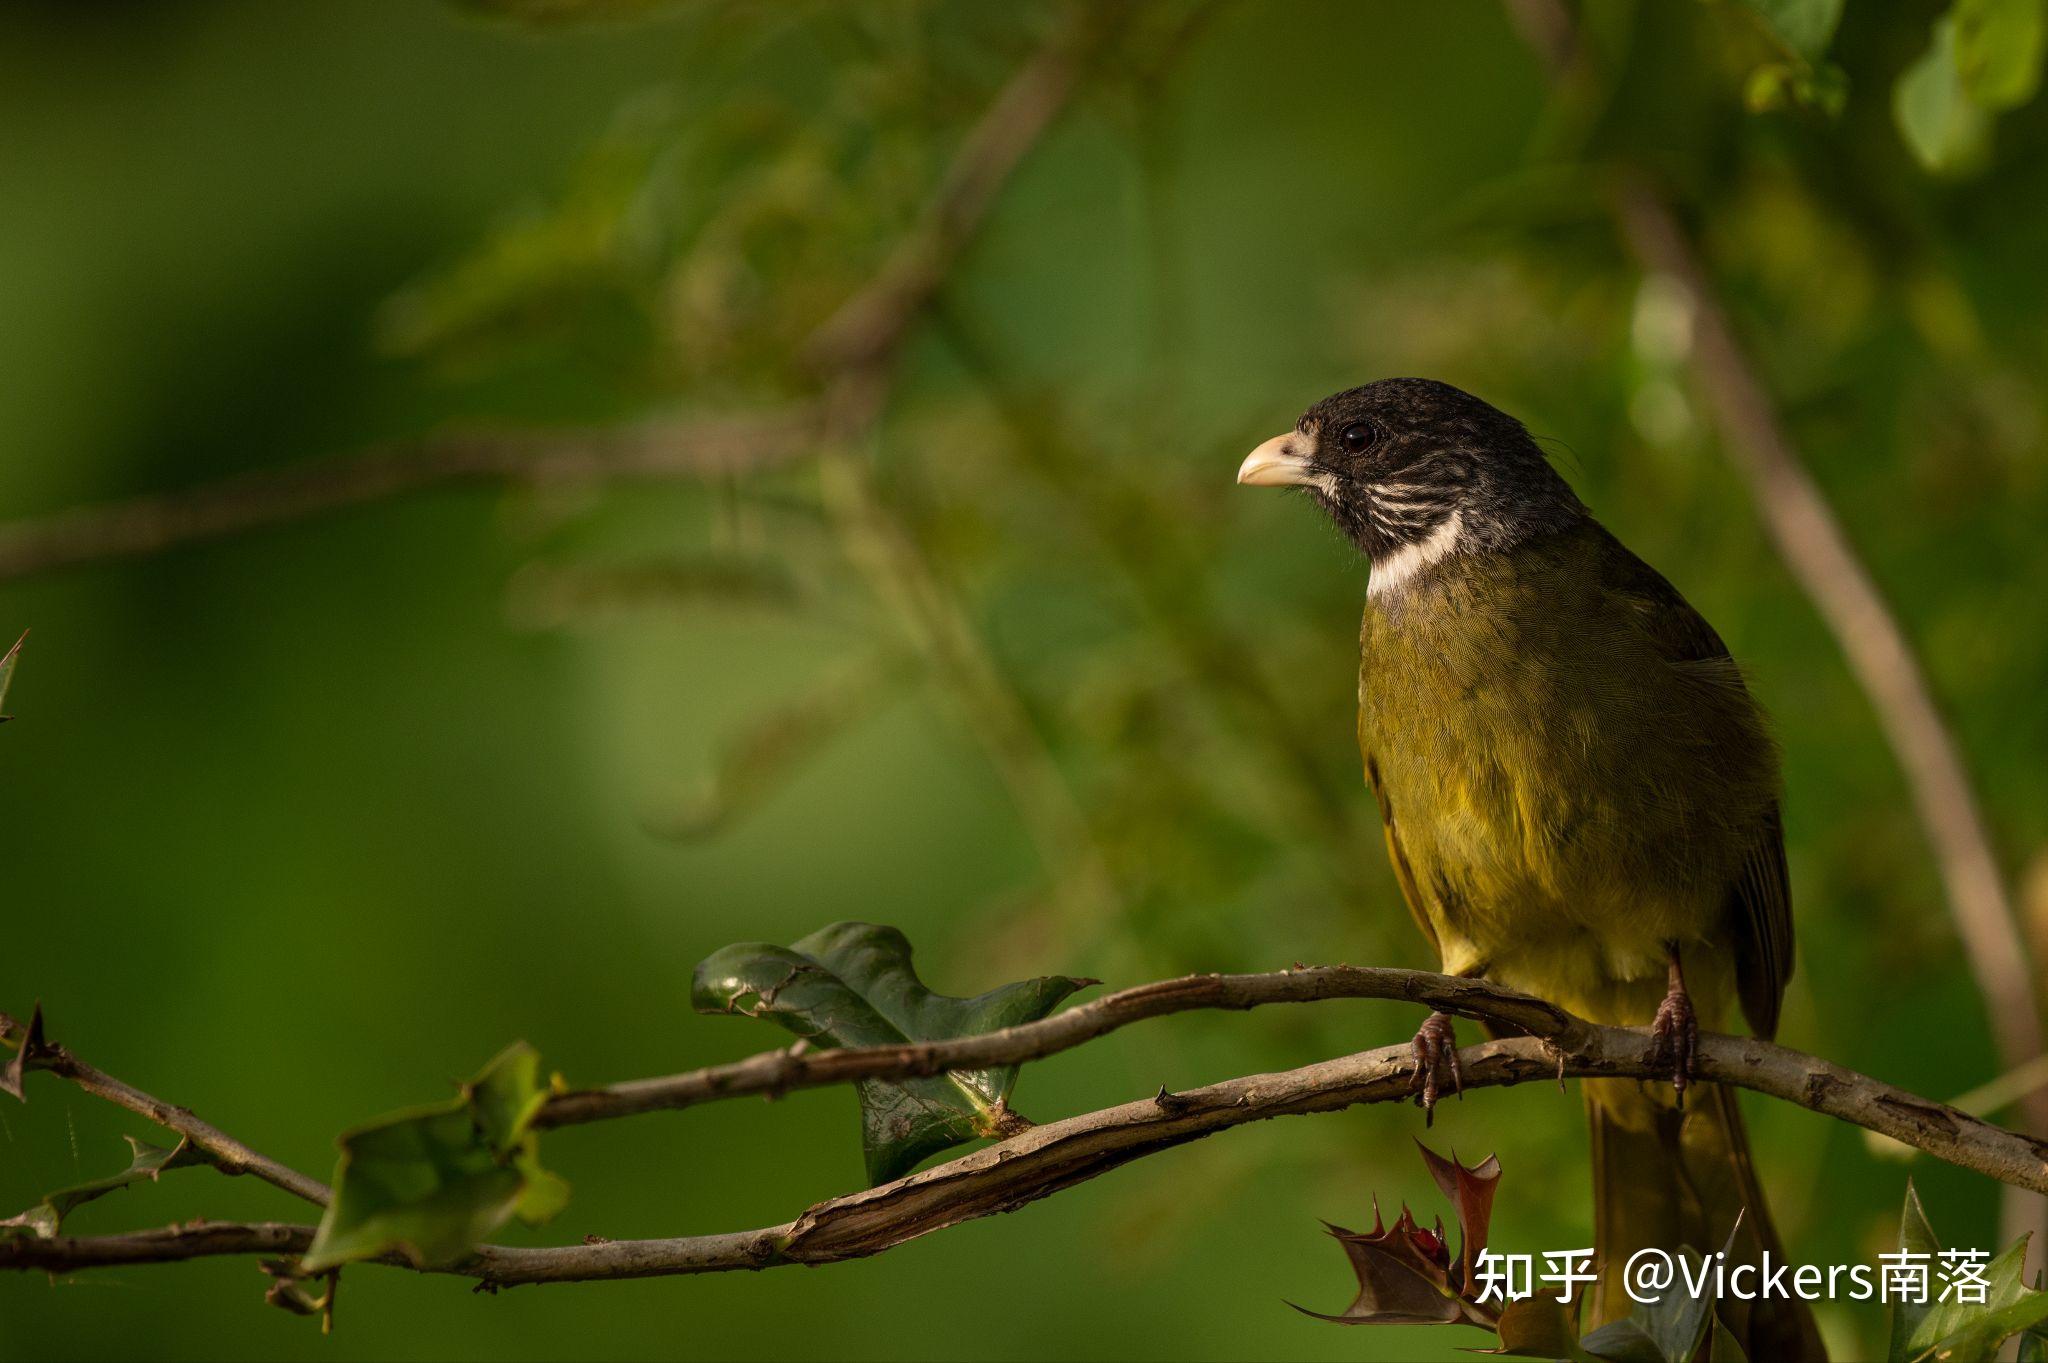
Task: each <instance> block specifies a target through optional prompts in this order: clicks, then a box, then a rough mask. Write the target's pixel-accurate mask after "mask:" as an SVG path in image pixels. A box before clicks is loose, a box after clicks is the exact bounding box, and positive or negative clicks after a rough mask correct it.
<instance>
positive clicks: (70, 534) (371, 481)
mask: <svg viewBox="0 0 2048 1363" xmlns="http://www.w3.org/2000/svg"><path fill="white" fill-rule="evenodd" d="M820 421H821V414H820V411H819V410H818V409H817V408H813V407H798V408H793V409H790V410H787V411H780V412H768V413H763V414H758V415H743V416H727V417H699V418H693V419H690V420H683V421H675V422H663V423H655V424H650V425H644V426H639V427H632V428H627V429H624V430H618V431H573V432H535V431H523V432H505V433H497V434H492V433H487V432H472V433H466V434H451V435H447V436H443V437H440V438H437V439H431V440H428V441H427V442H425V443H424V444H407V445H395V446H387V447H380V448H377V449H372V450H368V451H365V452H364V453H361V454H356V455H352V456H349V457H347V458H342V459H323V460H317V461H314V462H310V463H304V464H290V465H286V466H284V467H282V468H266V469H257V470H254V471H252V472H249V473H245V474H242V475H240V476H238V477H234V478H229V479H226V480H224V481H222V482H218V483H213V484H209V485H207V486H205V487H198V488H190V489H186V490H184V491H179V492H166V493H159V494H156V495H152V496H145V497H134V498H130V499H128V500H126V501H117V502H106V503H102V504H99V505H96V506H82V507H74V508H72V509H71V510H68V511H60V512H56V513H55V514H53V515H49V516H42V517H36V518H31V519H28V520H22V521H15V522H13V523H12V524H8V525H0V582H5V581H8V580H11V579H14V578H21V577H28V576H30V575H32V574H35V573H42V572H49V571H51V570H53V569H57V568H67V567H71V566H74V565H76V564H81V563H90V562H94V561H97V560H100V559H108V558H128V557H133V556H135V555H139V554H153V553H158V552H161V551H163V550H166V549H173V548H176V547H177V546H179V545H181V544H190V543H193V542H195V541H199V540H209V539H219V538H221V537H223V536H227V535H235V534H241V533H243V532H245V531H249V530H260V529H264V528H267V527H269V526H274V525H283V524H286V523H288V522H292V521H301V520H308V519H311V518H313V517H316V516H323V515H329V514H332V513H334V512H337V511H346V510H348V509H350V508H352V507H358V506H363V505H366V504H368V503H371V502H378V501H383V500H386V499H387V498H391V497H397V496H402V495H405V494H407V493H413V492H423V491H427V490H429V489H433V488H440V487H452V486H462V485H466V484H475V483H495V482H520V483H575V482H592V483H595V482H635V481H651V480H666V479H676V478H706V477H711V476H714V475H717V474H723V473H733V472H739V471H760V470H763V469H768V468H775V467H780V466H782V465H784V464H787V463H790V462H792V461H793V460H795V459H797V458H799V457H801V456H802V455H804V454H806V453H808V452H809V450H810V449H811V447H812V446H813V445H814V444H815V443H816V441H817V439H818V432H819V427H820Z"/></svg>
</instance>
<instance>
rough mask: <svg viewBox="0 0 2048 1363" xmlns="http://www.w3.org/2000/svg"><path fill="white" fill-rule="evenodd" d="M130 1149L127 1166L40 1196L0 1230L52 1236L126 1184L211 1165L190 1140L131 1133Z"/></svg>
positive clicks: (38, 1236) (0, 1223) (0, 1226)
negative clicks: (167, 1141)
mask: <svg viewBox="0 0 2048 1363" xmlns="http://www.w3.org/2000/svg"><path fill="white" fill-rule="evenodd" d="M122 1139H123V1140H125V1141H127V1142H128V1148H129V1150H130V1151H131V1152H132V1153H131V1157H130V1159H129V1162H128V1167H127V1168H126V1169H123V1170H122V1171H121V1172H120V1173H118V1174H114V1175H111V1176H110V1177H107V1178H99V1179H94V1180H93V1181H92V1182H90V1183H81V1184H78V1185H77V1186H75V1187H71V1188H59V1189H58V1190H57V1191H56V1192H54V1193H49V1194H47V1195H45V1196H44V1198H43V1200H42V1201H41V1202H38V1203H37V1204H36V1205H35V1206H33V1207H30V1208H29V1209H28V1210H27V1211H25V1212H22V1213H21V1214H20V1215H18V1216H10V1217H8V1218H7V1219H6V1220H5V1221H0V1231H8V1230H13V1231H26V1232H28V1234H30V1235H32V1236H34V1237H36V1238H37V1239H41V1240H49V1239H53V1238H54V1237H55V1236H56V1234H57V1232H58V1230H59V1229H61V1228H62V1227H63V1224H64V1218H65V1217H66V1216H68V1215H70V1214H71V1213H72V1212H73V1211H74V1210H76V1209H77V1208H79V1207H81V1206H83V1205H84V1204H86V1203H88V1202H91V1201H93V1200H94V1199H95V1198H101V1197H105V1196H106V1195H107V1194H108V1193H111V1192H115V1191H117V1190H119V1189H122V1188H126V1187H128V1186H129V1185H130V1184H135V1183H143V1182H149V1183H154V1182H156V1180H157V1179H158V1177H160V1176H161V1175H162V1174H164V1173H165V1172H166V1171H167V1170H171V1169H184V1168H188V1167H190V1166H192V1165H195V1164H211V1163H212V1162H213V1161H212V1160H210V1159H209V1158H208V1157H207V1155H206V1152H205V1151H203V1150H200V1149H199V1148H198V1147H197V1146H195V1145H193V1144H192V1143H191V1142H190V1141H185V1140H181V1141H179V1142H178V1144H177V1145H176V1146H175V1147H173V1148H171V1149H165V1148H164V1147H162V1146H157V1145H151V1144H150V1143H149V1142H147V1141H139V1140H137V1139H135V1137H133V1136H124V1137H122Z"/></svg>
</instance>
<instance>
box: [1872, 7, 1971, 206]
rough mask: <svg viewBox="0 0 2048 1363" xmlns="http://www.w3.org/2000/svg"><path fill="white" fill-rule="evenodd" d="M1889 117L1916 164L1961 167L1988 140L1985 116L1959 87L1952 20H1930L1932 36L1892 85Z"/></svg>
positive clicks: (1948, 168) (1940, 168) (1942, 168)
mask: <svg viewBox="0 0 2048 1363" xmlns="http://www.w3.org/2000/svg"><path fill="white" fill-rule="evenodd" d="M1892 117H1893V118H1894V120H1895V121H1896V122H1897V123H1898V125H1899V132H1900V133H1901V134H1902V135H1904V137H1905V139H1906V145H1907V147H1909V148H1910V149H1911V150H1912V152H1913V155H1914V156H1915V157H1916V158H1917V159H1918V160H1919V162H1920V164H1921V165H1923V166H1925V167H1926V168H1927V169H1929V170H1933V171H1949V172H1952V171H1961V170H1964V169H1967V168H1969V167H1971V166H1973V165H1974V164H1976V163H1977V162H1978V161H1979V160H1981V159H1982V158H1983V156H1984V153H1985V151H1986V150H1987V149H1988V148H1989V146H1990V139H1991V119H1990V116H1989V115H1988V114H1986V113H1985V112H1984V110H1983V109H1982V108H1981V107H1979V106H1978V105H1977V104H1976V102H1975V101H1973V100H1972V99H1971V98H1970V96H1969V93H1968V92H1967V91H1966V90H1965V89H1964V88H1963V76H1962V71H1961V69H1960V67H1959V66H1958V64H1957V53H1956V21H1955V19H1954V18H1953V17H1944V18H1942V19H1941V20H1940V21H1938V22H1937V23H1936V24H1935V25H1934V40H1933V42H1932V43H1931V44H1930V45H1929V46H1928V49H1927V51H1926V52H1924V53H1922V54H1921V55H1920V59H1919V60H1918V61H1916V62H1914V63H1913V64H1912V65H1911V66H1909V67H1907V68H1906V71H1905V73H1904V74H1903V75H1901V76H1900V77H1899V82H1898V84H1897V85H1895V86H1894V87H1892Z"/></svg>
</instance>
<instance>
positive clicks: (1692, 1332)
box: [1581, 1239, 1733, 1363]
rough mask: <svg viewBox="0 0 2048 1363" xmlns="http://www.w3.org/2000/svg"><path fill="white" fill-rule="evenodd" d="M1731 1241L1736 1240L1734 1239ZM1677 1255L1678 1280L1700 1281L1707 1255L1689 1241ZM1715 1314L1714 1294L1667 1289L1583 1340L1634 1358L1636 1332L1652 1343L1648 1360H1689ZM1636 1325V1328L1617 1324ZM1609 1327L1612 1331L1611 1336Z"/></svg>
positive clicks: (1593, 1348) (1612, 1354)
mask: <svg viewBox="0 0 2048 1363" xmlns="http://www.w3.org/2000/svg"><path fill="white" fill-rule="evenodd" d="M1730 1243H1731V1244H1732V1243H1733V1241H1732V1239H1731V1241H1730ZM1677 1257H1678V1258H1679V1260H1680V1261H1681V1264H1680V1269H1679V1274H1680V1276H1679V1277H1678V1279H1677V1281H1678V1282H1679V1283H1681V1284H1682V1283H1684V1282H1686V1281H1688V1280H1690V1281H1694V1282H1697V1281H1700V1279H1701V1278H1702V1277H1703V1276H1704V1273H1705V1269H1706V1261H1707V1256H1706V1255H1704V1254H1701V1253H1700V1252H1699V1251H1698V1250H1696V1249H1693V1248H1692V1247H1691V1246H1689V1245H1683V1246H1680V1247H1679V1249H1678V1252H1677ZM1712 1316H1713V1298H1712V1297H1711V1296H1706V1295H1701V1296H1694V1295H1693V1294H1692V1293H1690V1292H1683V1291H1677V1290H1673V1291H1668V1292H1665V1293H1664V1294H1663V1295H1662V1296H1660V1297H1658V1298H1657V1300H1656V1301H1654V1302H1641V1303H1638V1304H1637V1305H1636V1307H1635V1309H1634V1310H1632V1311H1630V1312H1629V1314H1628V1316H1627V1317H1626V1318H1625V1319H1622V1320H1618V1321H1615V1322H1614V1324H1613V1325H1609V1326H1603V1327H1602V1328H1601V1329H1599V1330H1595V1331H1594V1332H1593V1333H1592V1334H1590V1335H1587V1336H1586V1337H1585V1339H1584V1340H1582V1341H1581V1342H1582V1343H1583V1344H1584V1345H1585V1347H1586V1351H1587V1352H1588V1353H1591V1354H1597V1355H1598V1356H1600V1357H1602V1358H1613V1359H1616V1360H1629V1363H1633V1360H1634V1359H1635V1358H1636V1357H1637V1356H1638V1346H1637V1342H1636V1338H1635V1337H1636V1335H1640V1336H1641V1338H1642V1340H1643V1341H1646V1342H1647V1343H1648V1345H1649V1348H1650V1350H1651V1352H1650V1353H1649V1354H1648V1355H1647V1358H1648V1360H1649V1363H1686V1360H1688V1359H1690V1358H1691V1357H1692V1356H1693V1355H1694V1354H1695V1353H1697V1352H1698V1351H1699V1347H1700V1341H1701V1340H1702V1339H1704V1338H1706V1334H1707V1325H1708V1322H1709V1321H1710V1319H1711V1318H1712ZM1621 1326H1633V1327H1634V1329H1633V1331H1629V1330H1622V1329H1619V1328H1617V1327H1621ZM1609 1331H1613V1332H1614V1333H1613V1335H1612V1337H1611V1339H1610V1338H1609V1336H1608V1333H1607V1332H1609Z"/></svg>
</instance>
